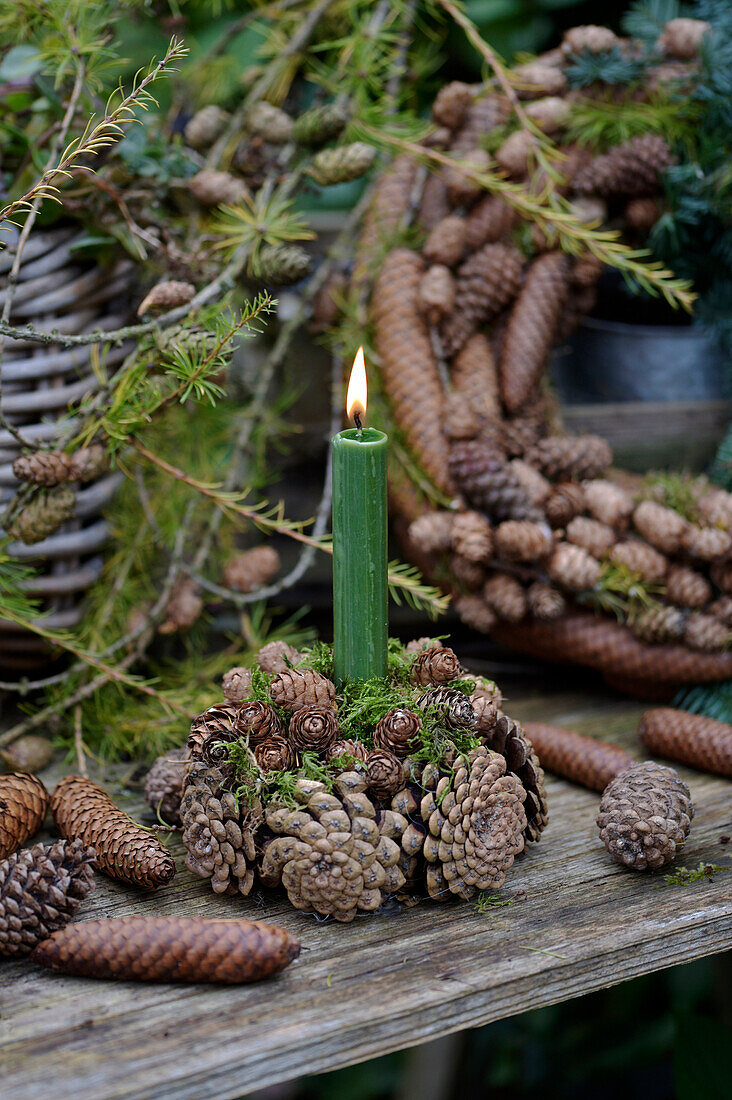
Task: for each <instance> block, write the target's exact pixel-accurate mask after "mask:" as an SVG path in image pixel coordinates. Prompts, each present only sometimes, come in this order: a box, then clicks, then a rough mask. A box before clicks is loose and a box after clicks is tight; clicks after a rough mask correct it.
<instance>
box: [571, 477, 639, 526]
mask: <svg viewBox="0 0 732 1100" xmlns="http://www.w3.org/2000/svg"><path fill="white" fill-rule="evenodd" d="M582 488H583V490H584V499H585V503H586V505H587V509H588V511H590V512H591V513H592V515H593V516H594V517H595V519H599V520H600V522H601V523H606V524H607V525H608V527H620V528H623V527H624V526H625V525H626V523H627V520H628V519H629V517H630V516H631V515H632V514H633V509H634V508H635V504H634V502H633V498H632V496H631V495H630V493H627V492H626V491H625V489H621V488H620V486H619V485H614V484H613V482H612V481H605V480H604V479H602V478H598V479H594V480H590V481H585V482H584V484H583V486H582Z"/></svg>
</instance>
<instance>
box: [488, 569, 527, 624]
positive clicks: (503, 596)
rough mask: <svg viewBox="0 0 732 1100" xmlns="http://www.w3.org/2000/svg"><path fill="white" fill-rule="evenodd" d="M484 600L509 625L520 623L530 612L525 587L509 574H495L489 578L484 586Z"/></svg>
mask: <svg viewBox="0 0 732 1100" xmlns="http://www.w3.org/2000/svg"><path fill="white" fill-rule="evenodd" d="M483 599H484V600H485V602H486V603H487V604H488V606H489V607H490V608H491V609H492V610H493V611H495V613H496V615H497V616H498V618H499V619H501V620H503V622H507V623H518V622H520V621H521V620H522V619H523V618H524V617H525V615H526V612H527V610H528V604H527V602H526V592H525V591H524V589H523V586H522V585H521V584H520V582H519V581H517V580H516V578H515V577H512V576H510V575H509V574H508V573H494V574H493V576H492V577H489V578H488V580H487V581H486V583H485V585H484V586H483Z"/></svg>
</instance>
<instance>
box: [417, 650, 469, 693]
mask: <svg viewBox="0 0 732 1100" xmlns="http://www.w3.org/2000/svg"><path fill="white" fill-rule="evenodd" d="M461 671H462V667H461V665H460V659H459V657H458V655H457V653H455V651H454V650H452V649H450V648H449V647H448V646H444V645H440V646H432V647H431V648H429V649H423V650H422V652H421V653H419V654H418V655H417V656H416V657H415V658H414V661H413V662H412V668H411V675H412V679H413V680H414V682H415V684H419V685H420V686H421V687H430V686H433V685H434V686H435V687H440V686H442V685H443V684H449V683H450V681H451V680H457V679H458V677H459V676H460V673H461Z"/></svg>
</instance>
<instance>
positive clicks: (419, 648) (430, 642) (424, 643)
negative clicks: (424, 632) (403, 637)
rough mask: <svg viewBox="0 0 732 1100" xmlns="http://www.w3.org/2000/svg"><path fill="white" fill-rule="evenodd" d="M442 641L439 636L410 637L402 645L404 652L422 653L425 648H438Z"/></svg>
mask: <svg viewBox="0 0 732 1100" xmlns="http://www.w3.org/2000/svg"><path fill="white" fill-rule="evenodd" d="M441 645H442V642H441V641H440V640H439V638H412V640H411V642H407V644H406V645H405V647H404V652H405V653H406V654H410V653H422V652H423V651H424V650H425V649H439V648H440V646H441Z"/></svg>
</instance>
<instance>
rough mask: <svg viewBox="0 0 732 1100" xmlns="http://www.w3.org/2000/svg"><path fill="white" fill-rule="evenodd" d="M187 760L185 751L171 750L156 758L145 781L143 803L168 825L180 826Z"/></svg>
mask: <svg viewBox="0 0 732 1100" xmlns="http://www.w3.org/2000/svg"><path fill="white" fill-rule="evenodd" d="M188 759H189V757H188V750H187V749H171V750H170V752H166V753H165V755H164V756H159V757H158V758H157V760H156V761H155V763H154V764H153V766H152V767H151V768H150V771H149V772H148V773H147V778H146V779H145V801H146V802H147V804H148V806H150V808H151V809H153V810H154V811H155V812H156V813H158V814H160V817H161V818H162V819H163V821H165V822H167V823H168V825H180V800H181V798H182V797H183V787H184V785H185V781H186V773H187V771H188V767H187V763H186V761H187V760H188Z"/></svg>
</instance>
